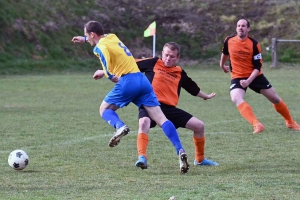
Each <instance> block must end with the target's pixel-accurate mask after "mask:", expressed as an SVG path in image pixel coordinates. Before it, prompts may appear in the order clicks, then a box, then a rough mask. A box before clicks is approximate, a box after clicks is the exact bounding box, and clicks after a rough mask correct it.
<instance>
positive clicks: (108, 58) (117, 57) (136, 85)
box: [72, 21, 189, 173]
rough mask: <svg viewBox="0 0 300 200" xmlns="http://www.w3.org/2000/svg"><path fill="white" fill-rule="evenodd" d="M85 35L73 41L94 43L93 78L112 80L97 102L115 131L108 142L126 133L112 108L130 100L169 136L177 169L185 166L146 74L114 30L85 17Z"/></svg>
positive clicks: (181, 150) (184, 156)
mask: <svg viewBox="0 0 300 200" xmlns="http://www.w3.org/2000/svg"><path fill="white" fill-rule="evenodd" d="M84 35H85V36H75V37H73V39H72V41H73V42H74V43H84V42H86V41H87V42H88V43H90V44H91V46H95V47H94V50H93V52H94V54H95V55H96V56H97V57H98V58H99V59H100V63H101V65H102V68H103V70H97V71H96V72H95V73H94V76H93V78H94V79H95V80H97V79H101V78H102V77H103V76H104V75H105V76H106V77H107V78H108V79H110V80H111V81H112V82H114V83H116V84H115V86H114V87H113V89H112V90H111V91H110V92H109V93H108V94H107V95H106V97H105V98H104V100H103V101H102V103H101V105H100V110H99V112H100V115H101V117H102V118H103V119H104V120H105V121H106V122H107V123H108V124H109V125H110V126H112V127H113V128H115V129H116V133H115V134H114V136H113V137H112V138H111V139H110V142H109V146H110V147H114V146H116V145H118V143H119V142H120V140H121V138H122V137H123V136H125V135H127V134H128V133H129V131H130V130H129V127H128V126H126V125H125V123H124V122H123V121H122V120H121V119H120V118H119V116H118V115H117V113H116V110H117V109H119V108H122V107H124V106H127V105H128V104H129V103H130V102H133V103H134V104H135V105H137V106H138V107H140V108H141V107H143V108H144V109H145V110H147V112H148V113H149V115H150V116H151V117H152V118H153V119H154V120H155V122H156V123H157V124H158V125H159V126H160V127H161V128H162V129H163V131H164V133H165V134H166V135H167V137H169V138H172V142H173V145H174V146H175V148H176V152H177V155H179V161H180V171H181V173H186V172H187V171H188V169H189V164H188V161H187V154H186V152H185V151H184V148H183V147H182V144H181V142H180V139H179V136H178V133H177V131H176V128H175V127H174V125H173V123H172V122H171V121H169V120H168V119H167V118H166V117H165V115H164V114H163V112H162V111H161V109H160V107H159V105H160V104H159V102H158V100H157V97H156V95H155V93H154V91H153V89H152V86H151V84H150V82H149V81H148V80H147V78H146V76H145V75H144V74H143V73H141V72H140V70H139V68H138V66H137V64H136V62H135V59H134V58H133V56H132V54H131V52H130V51H129V49H128V48H127V47H126V46H125V45H124V44H123V43H122V42H121V41H120V40H119V38H118V37H117V36H116V35H115V34H111V33H110V34H104V29H103V26H102V24H101V23H100V22H97V21H89V22H88V23H86V24H85V25H84Z"/></svg>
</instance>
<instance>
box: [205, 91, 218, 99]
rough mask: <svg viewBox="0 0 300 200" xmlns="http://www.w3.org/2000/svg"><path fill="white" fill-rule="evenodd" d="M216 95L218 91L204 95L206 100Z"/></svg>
mask: <svg viewBox="0 0 300 200" xmlns="http://www.w3.org/2000/svg"><path fill="white" fill-rule="evenodd" d="M215 96H216V93H214V92H213V93H210V94H208V95H207V96H206V97H204V98H203V99H204V100H207V99H211V98H214V97H215Z"/></svg>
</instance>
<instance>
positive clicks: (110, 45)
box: [94, 34, 140, 79]
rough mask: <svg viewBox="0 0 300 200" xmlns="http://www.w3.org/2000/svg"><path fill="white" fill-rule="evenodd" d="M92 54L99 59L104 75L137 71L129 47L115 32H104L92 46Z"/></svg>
mask: <svg viewBox="0 0 300 200" xmlns="http://www.w3.org/2000/svg"><path fill="white" fill-rule="evenodd" d="M94 54H95V55H96V56H97V57H98V58H99V59H100V62H101V64H102V67H103V71H104V73H105V76H106V77H108V78H109V79H111V78H112V77H113V76H114V75H116V76H119V77H121V76H122V75H124V74H128V73H135V72H139V71H140V70H139V68H138V66H137V64H136V62H135V59H134V58H133V56H132V54H131V52H130V51H129V49H128V48H127V47H126V46H125V45H124V44H123V43H122V42H121V41H120V40H119V38H118V37H117V36H116V35H115V34H106V35H105V37H104V38H101V39H100V40H99V42H98V44H97V45H96V46H95V48H94Z"/></svg>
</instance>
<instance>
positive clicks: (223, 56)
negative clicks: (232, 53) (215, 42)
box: [220, 53, 229, 73]
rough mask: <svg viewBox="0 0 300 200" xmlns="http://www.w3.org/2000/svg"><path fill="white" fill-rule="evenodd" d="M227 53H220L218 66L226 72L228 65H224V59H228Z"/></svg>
mask: <svg viewBox="0 0 300 200" xmlns="http://www.w3.org/2000/svg"><path fill="white" fill-rule="evenodd" d="M228 58H229V55H224V54H223V53H222V55H221V59H220V67H221V68H222V70H223V71H224V72H225V73H227V72H229V66H227V65H225V63H226V61H227V60H228Z"/></svg>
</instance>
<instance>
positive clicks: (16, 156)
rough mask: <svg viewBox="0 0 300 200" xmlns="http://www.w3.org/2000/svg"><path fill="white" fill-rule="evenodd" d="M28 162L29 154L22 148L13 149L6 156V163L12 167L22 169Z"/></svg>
mask: <svg viewBox="0 0 300 200" xmlns="http://www.w3.org/2000/svg"><path fill="white" fill-rule="evenodd" d="M28 163H29V156H28V155H27V153H26V152H25V151H23V150H20V149H18V150H14V151H12V152H11V153H10V154H9V156H8V164H9V166H11V167H12V168H13V169H16V170H22V169H25V168H26V167H27V165H28Z"/></svg>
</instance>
